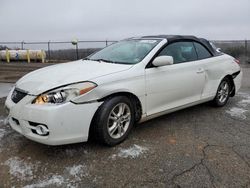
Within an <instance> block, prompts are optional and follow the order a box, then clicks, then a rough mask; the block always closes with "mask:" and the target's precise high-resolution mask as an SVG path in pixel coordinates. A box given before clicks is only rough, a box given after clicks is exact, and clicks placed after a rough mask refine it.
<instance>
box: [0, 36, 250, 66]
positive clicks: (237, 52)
mask: <svg viewBox="0 0 250 188" xmlns="http://www.w3.org/2000/svg"><path fill="white" fill-rule="evenodd" d="M114 42H116V41H114V40H99V41H97V40H96V41H94V40H93V41H87V40H86V41H77V42H76V43H72V42H71V41H48V42H26V41H22V42H0V49H3V50H4V49H6V48H8V49H30V50H44V51H45V52H46V61H47V62H58V61H68V60H76V59H80V58H84V57H87V56H88V55H89V54H91V53H93V52H95V51H96V50H99V49H101V48H104V47H106V46H108V45H110V44H112V43H114ZM212 42H213V43H214V44H215V45H216V46H217V47H218V48H220V49H221V51H222V52H225V53H227V54H230V55H232V56H234V57H235V58H238V59H240V60H241V62H242V63H244V62H249V63H250V40H221V41H219V40H213V41H212Z"/></svg>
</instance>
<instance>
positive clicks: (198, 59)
mask: <svg viewBox="0 0 250 188" xmlns="http://www.w3.org/2000/svg"><path fill="white" fill-rule="evenodd" d="M195 43H198V44H200V45H201V46H203V47H204V48H205V49H206V50H207V51H208V53H209V54H210V55H211V56H210V57H206V58H201V59H200V58H199V55H198V52H197V49H196V47H195ZM193 46H194V49H195V52H196V55H197V60H196V61H200V60H203V59H209V58H212V57H214V55H213V54H212V53H211V52H210V50H208V48H207V47H206V46H204V45H203V44H201V43H200V42H197V41H193Z"/></svg>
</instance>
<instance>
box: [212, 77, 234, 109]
mask: <svg viewBox="0 0 250 188" xmlns="http://www.w3.org/2000/svg"><path fill="white" fill-rule="evenodd" d="M230 91H231V85H230V80H229V79H228V78H224V79H223V80H222V81H221V83H220V85H219V87H218V90H217V93H216V96H215V98H214V100H213V104H214V105H215V106H218V107H222V106H224V105H226V103H227V101H228V99H229V96H230Z"/></svg>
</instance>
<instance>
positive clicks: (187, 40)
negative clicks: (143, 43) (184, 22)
mask: <svg viewBox="0 0 250 188" xmlns="http://www.w3.org/2000/svg"><path fill="white" fill-rule="evenodd" d="M176 42H192V44H193V46H194V49H195V52H196V56H197V60H196V61H200V60H203V59H199V58H198V53H197V50H196V47H195V45H194V42H197V43H199V44H201V45H202V46H203V47H204V48H205V49H206V50H207V51H208V52H209V53H210V54H211V57H208V58H212V57H215V55H214V54H213V53H212V52H211V51H210V49H208V48H207V47H206V46H205V45H203V44H202V43H201V42H199V41H196V40H192V39H179V40H175V41H171V42H167V43H166V44H164V45H163V46H162V47H161V48H160V49H159V50H158V51H157V52H156V53H155V55H154V56H153V57H152V58H151V59H150V61H149V62H148V64H147V65H146V67H145V68H146V69H148V68H155V66H154V65H153V64H152V62H153V60H154V59H155V58H156V57H157V56H158V55H159V54H160V53H161V51H162V50H163V49H164V48H166V47H167V46H168V45H170V44H173V43H176ZM208 58H204V59H208ZM188 62H191V61H184V62H182V63H188ZM182 63H178V64H182ZM176 65H177V64H176Z"/></svg>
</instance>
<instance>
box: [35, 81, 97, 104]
mask: <svg viewBox="0 0 250 188" xmlns="http://www.w3.org/2000/svg"><path fill="white" fill-rule="evenodd" d="M96 86H97V85H96V84H95V83H93V82H82V83H78V84H71V85H68V86H65V87H61V88H58V89H55V90H52V91H49V92H47V93H44V94H41V95H39V96H38V97H37V98H36V99H35V100H34V101H33V104H45V103H54V104H60V103H64V102H68V101H70V100H71V99H74V98H75V97H78V96H80V95H84V94H85V93H87V92H89V91H91V90H92V89H94V88H95V87H96Z"/></svg>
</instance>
